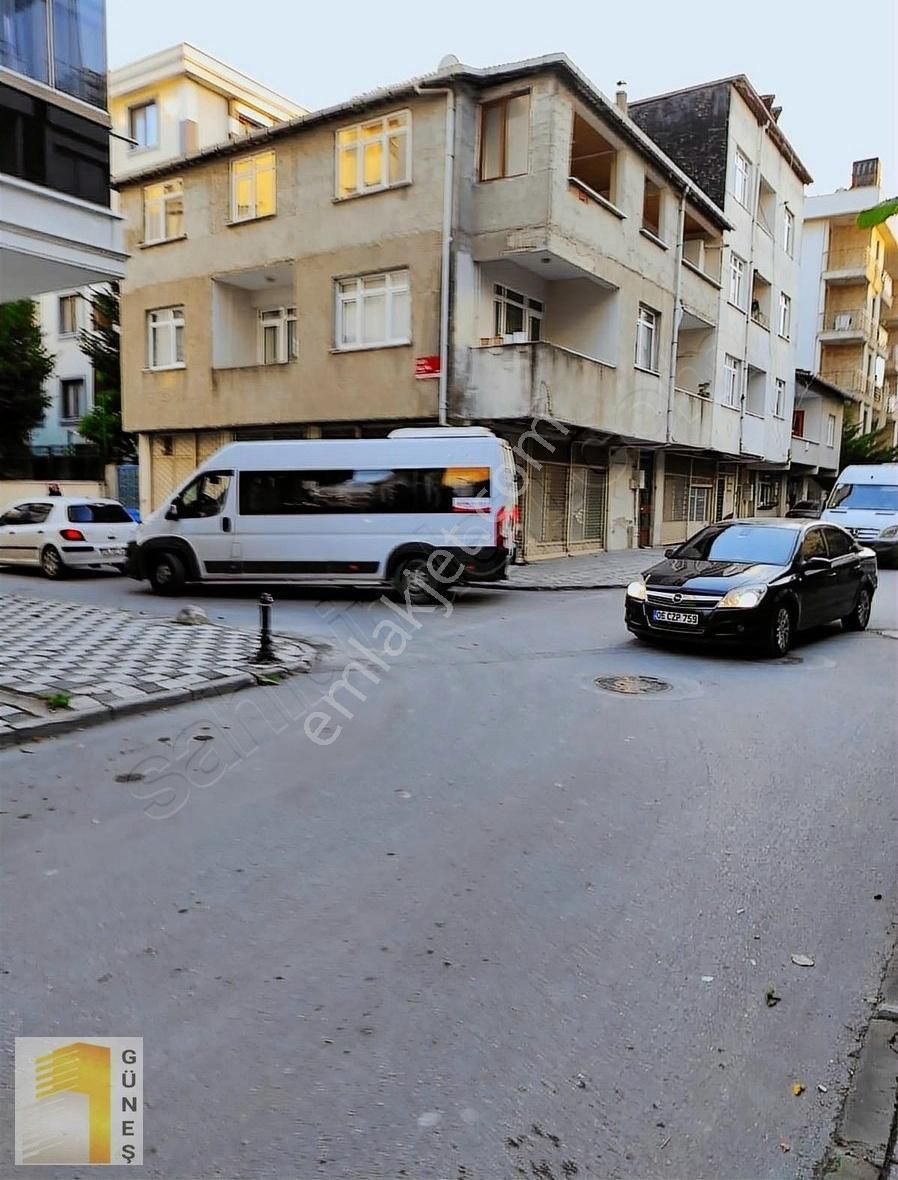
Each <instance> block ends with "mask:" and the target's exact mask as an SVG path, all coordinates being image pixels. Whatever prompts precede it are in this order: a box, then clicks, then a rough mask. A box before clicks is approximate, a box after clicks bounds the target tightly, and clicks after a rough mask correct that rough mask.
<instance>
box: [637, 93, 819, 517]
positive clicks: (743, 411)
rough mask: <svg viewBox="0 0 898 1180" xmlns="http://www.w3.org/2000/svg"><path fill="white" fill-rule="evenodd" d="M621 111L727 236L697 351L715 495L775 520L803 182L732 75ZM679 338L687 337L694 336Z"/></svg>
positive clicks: (784, 143) (759, 101)
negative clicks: (710, 413) (720, 219)
mask: <svg viewBox="0 0 898 1180" xmlns="http://www.w3.org/2000/svg"><path fill="white" fill-rule="evenodd" d="M630 113H631V115H632V117H633V119H634V120H635V121H636V122H637V123H638V124H639V126H640V127H642V128H643V129H644V130H645V131H646V132H647V133H648V134H649V135H650V136H651V137H652V139H653V140H654V141H655V142H656V143H657V144H658V145H659V147H661V148H662V149H663V150H664V151H666V152H667V153H668V154H669V155H670V156H672V157H673V159H675V160H676V161H677V163H678V164H679V165H680V166H681V167H682V168H683V169H684V170H685V171H686V172H687V173H688V174H689V175H690V176H691V177H692V178H693V179H694V180H695V181H696V182H697V183H698V184H699V185H700V186H701V187H702V189H704V191H705V192H706V193H707V194H708V195H709V196H710V197H711V198H712V199H713V200H714V201H715V202H716V203H717V204H718V205H719V206H720V207H721V208H722V209H723V211H724V213H725V215H726V217H727V219H728V220H729V221H730V223H731V224H732V226H733V229H732V231H731V232H730V233H729V234H728V235H727V242H726V248H725V250H724V256H723V259H722V262H721V267H720V280H721V281H720V290H719V292H718V300H717V315H716V320H717V325H718V330H717V333H716V337H715V338H714V339H709V340H708V343H707V344H706V348H707V355H708V364H709V365H710V367H711V368H710V372H709V378H710V379H711V381H712V383H713V388H714V390H715V400H718V401H719V404H720V406H721V411H720V412H721V414H722V416H723V419H724V423H722V424H721V425H720V426H719V433H718V434H717V436H716V438H715V444H716V445H717V446H718V447H719V449H721V450H726V451H729V452H731V453H732V454H734V455H737V456H738V457H739V460H740V462H739V465H738V466H736V467H734V468H733V469H732V471H731V472H728V473H727V474H726V477H725V480H724V481H723V484H722V494H723V495H725V496H726V495H727V494H728V488H729V483H730V480H731V479H732V481H733V485H734V488H735V489H736V490H735V502H736V511H737V513H739V514H741V515H750V514H752V513H762V514H763V513H765V512H766V513H771V514H775V513H776V512H778V511H780V510H782V509H783V508H784V507H785V505H786V498H787V493H788V485H787V481H786V472H787V471H788V468H789V463H790V455H791V451H792V434H793V424H794V421H797V419H796V420H793V408H794V397H795V369H796V357H797V350H796V343H797V342H796V333H797V328H798V318H797V316H798V296H799V258H800V249H801V225H802V215H803V209H804V200H805V197H804V186H805V185H806V184H809V183H810V182H811V176H810V175H809V173H808V171H807V169H806V168H805V167H804V165H803V164H802V163H801V161H800V160H799V158H798V156H797V155H796V153H795V151H794V149H793V148H792V146H791V145H790V143H789V141H788V140H787V138H786V136H785V135H784V133H783V131H782V129H781V127H780V125H779V118H780V114H781V108H780V107H778V106H776V105H775V102H774V96H773V95H770V94H768V95H763V96H762V95H760V94H758V92H757V91H756V90H755V89H754V87H753V86H752V84H751V82H750V81H749V80H748V78H746V77H745V76H744V75H736V76H734V77H731V78H724V79H721V80H719V81H716V82H710V83H706V84H703V85H700V86H694V87H689V88H687V89H684V90H679V91H675V92H673V93H670V94H663V95H659V96H657V97H654V98H649V99H645V100H642V101H639V102H635V103H632V104H631V106H630ZM687 335H688V336H689V338H690V341H691V340H692V339H699V336H698V335H697V333H696V330H694V329H691V328H690V329H689V330H688V333H687ZM706 335H710V334H708V333H707V332H706ZM682 352H683V350H682V349H681V353H682ZM677 466H678V470H679V472H680V476H681V478H684V477H685V476H686V475H687V474H688V475H689V477H690V479H691V480H693V481H694V479H695V470H694V463H693V466H692V469H691V470H690V471H689V472H686V470H685V465H682V464H681V461H678V463H677ZM668 470H670V464H668ZM720 490H721V485H720V484H718V491H720Z"/></svg>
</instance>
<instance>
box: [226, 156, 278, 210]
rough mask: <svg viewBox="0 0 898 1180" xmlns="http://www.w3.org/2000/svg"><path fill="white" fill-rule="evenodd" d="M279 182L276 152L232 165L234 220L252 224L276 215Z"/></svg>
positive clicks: (248, 158)
mask: <svg viewBox="0 0 898 1180" xmlns="http://www.w3.org/2000/svg"><path fill="white" fill-rule="evenodd" d="M276 181H277V173H276V167H275V159H274V152H259V153H258V155H255V156H243V157H242V158H241V159H239V160H235V161H234V162H233V163H232V164H231V220H232V221H251V220H252V219H253V218H255V217H268V216H270V215H271V214H272V213H274V211H275V204H276V197H275V192H276V187H277V183H276Z"/></svg>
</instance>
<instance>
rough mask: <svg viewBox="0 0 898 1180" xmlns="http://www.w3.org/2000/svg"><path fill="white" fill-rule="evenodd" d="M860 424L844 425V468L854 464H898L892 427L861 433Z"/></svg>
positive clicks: (842, 452)
mask: <svg viewBox="0 0 898 1180" xmlns="http://www.w3.org/2000/svg"><path fill="white" fill-rule="evenodd" d="M861 429H862V425H861V423H860V422H851V423H849V422H843V423H842V451H841V456H840V462H841V465H842V466H843V467H848V466H850V465H851V464H853V463H898V447H896V446H893V444H892V430H891V427H888V426H883V427H882V428H881V429H880V430H871V431H870V433H869V434H862V433H861Z"/></svg>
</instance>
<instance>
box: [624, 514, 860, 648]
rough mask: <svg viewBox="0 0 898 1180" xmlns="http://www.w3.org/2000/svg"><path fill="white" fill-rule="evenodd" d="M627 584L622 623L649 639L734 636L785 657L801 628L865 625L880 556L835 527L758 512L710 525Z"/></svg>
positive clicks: (855, 628) (854, 628)
mask: <svg viewBox="0 0 898 1180" xmlns="http://www.w3.org/2000/svg"><path fill="white" fill-rule="evenodd" d="M665 558H666V559H665V560H664V561H662V562H660V563H659V564H658V565H655V566H652V568H651V569H650V570H647V571H646V573H645V574H643V576H642V578H641V579H640V580H639V581H637V582H631V583H630V585H629V586H628V587H627V603H626V623H627V627H628V628H629V630H630V631H632V632H633V634H634V635H638V636H639V637H641V638H644V639H652V640H661V639H665V638H667V639H687V640H700V641H705V642H714V641H718V640H719V641H724V640H726V641H730V642H738V643H743V644H746V645H750V646H752V647H753V648H755V649H756V650H759V651H760V652H761V653H762V654H764V655H768V656H783V655H785V654H786V652H787V651H788V650H789V648H790V646H791V645H792V641H793V639H794V637H795V635H796V633H797V632H798V631H804V630H807V629H808V628H809V627H817V626H820V625H821V624H823V623H830V622H833V621H834V620H836V619H840V620H841V621H842V625H843V627H845V628H846V629H847V630H849V631H863V630H864V628H865V627H866V626H867V623H868V622H869V620H870V607H871V604H872V601H873V594H874V592H875V590H876V585H877V573H876V555H875V554H874V553H873V551H872V550H870V549H865V548H863V546H861V545H859V544H858V543H857V542H856V541H855V540H854V538H853V537H852V536H851V535H850V534H849V533H847V532H846V531H845V530H844V529H842V528H839V527H838V526H837V525H832V524H822V523H819V522H817V521H811V520H798V519H785V518H776V517H771V518H767V517H764V518H758V519H750V520H727V521H721V522H720V523H719V524H712V525H709V526H708V528H705V529H702V531H701V532H699V533H696V535H695V536H694V537H690V539H689V540H688V541H686V542H685V543H684V544H682V545H678V546H675V547H674V548H672V549H668V550H667V551H666V553H665Z"/></svg>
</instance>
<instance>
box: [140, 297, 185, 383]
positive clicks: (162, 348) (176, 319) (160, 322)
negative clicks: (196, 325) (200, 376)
mask: <svg viewBox="0 0 898 1180" xmlns="http://www.w3.org/2000/svg"><path fill="white" fill-rule="evenodd" d="M183 366H184V308H183V307H160V308H158V309H157V310H156V311H150V312H147V367H148V368H150V369H180V368H183Z"/></svg>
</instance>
